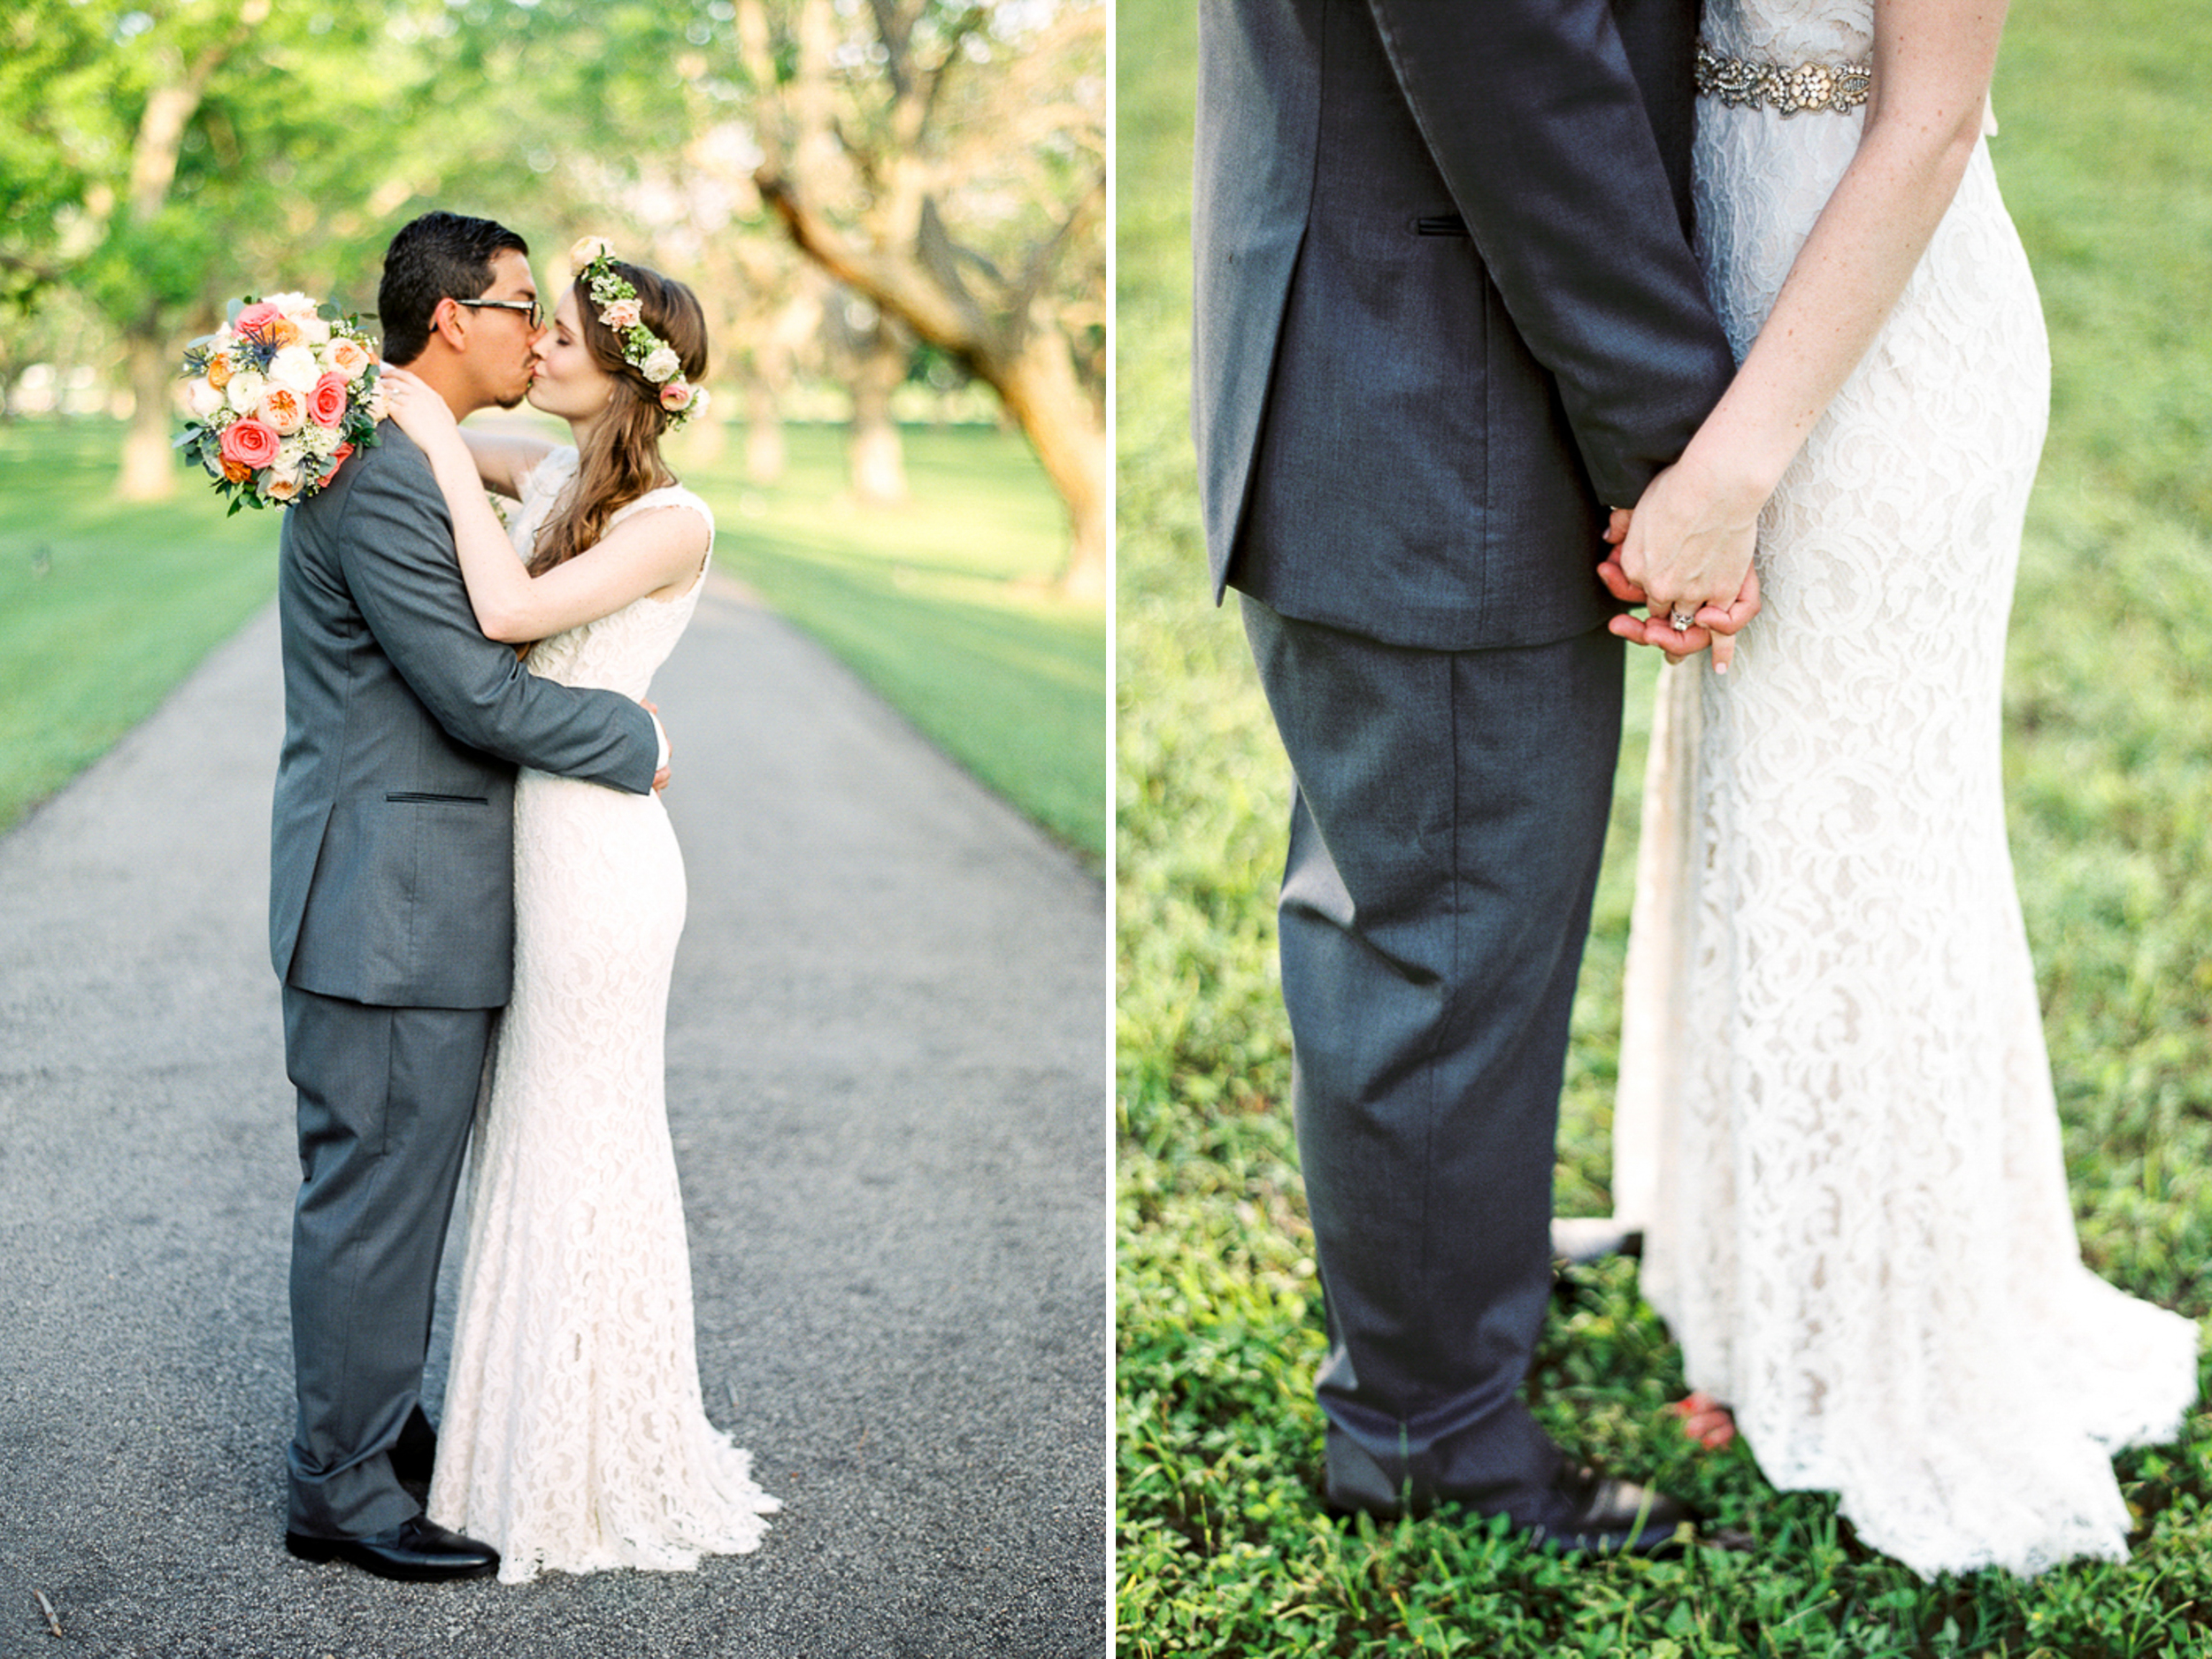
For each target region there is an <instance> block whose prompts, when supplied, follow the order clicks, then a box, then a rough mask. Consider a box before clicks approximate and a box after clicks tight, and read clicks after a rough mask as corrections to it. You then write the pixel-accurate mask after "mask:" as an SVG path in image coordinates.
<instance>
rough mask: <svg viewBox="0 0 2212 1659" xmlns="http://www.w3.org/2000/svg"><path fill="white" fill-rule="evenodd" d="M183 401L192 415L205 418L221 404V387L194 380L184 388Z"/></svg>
mask: <svg viewBox="0 0 2212 1659" xmlns="http://www.w3.org/2000/svg"><path fill="white" fill-rule="evenodd" d="M184 402H185V407H186V408H188V409H189V410H190V411H192V412H193V414H194V415H196V416H197V417H198V418H199V419H202V420H205V419H207V418H208V417H209V416H210V415H212V414H213V413H214V412H215V411H217V410H219V409H220V408H221V407H222V406H223V393H222V388H219V387H215V386H210V385H209V384H208V383H207V382H206V381H205V380H195V381H193V382H192V384H191V385H189V386H188V387H186V388H184Z"/></svg>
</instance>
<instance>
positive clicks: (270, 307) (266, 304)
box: [231, 300, 284, 335]
mask: <svg viewBox="0 0 2212 1659" xmlns="http://www.w3.org/2000/svg"><path fill="white" fill-rule="evenodd" d="M283 315H284V311H283V309H282V308H281V307H280V306H278V305H277V304H275V303H273V302H272V301H269V300H260V301H257V302H256V303H253V304H251V305H249V306H247V307H245V308H244V309H243V310H242V311H240V312H239V313H238V315H237V316H236V317H235V318H234V319H232V321H231V326H232V327H233V328H235V329H236V330H237V331H238V332H239V334H242V335H243V334H260V333H261V331H262V330H264V329H265V328H266V327H268V326H269V325H270V324H271V323H273V322H275V321H276V320H277V319H279V318H280V317H282V316H283Z"/></svg>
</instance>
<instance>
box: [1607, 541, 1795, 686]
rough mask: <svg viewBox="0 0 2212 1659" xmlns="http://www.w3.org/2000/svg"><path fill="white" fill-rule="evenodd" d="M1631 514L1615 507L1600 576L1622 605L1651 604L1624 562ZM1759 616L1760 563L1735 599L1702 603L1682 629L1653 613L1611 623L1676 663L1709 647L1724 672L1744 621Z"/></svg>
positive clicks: (1633, 640) (1614, 628)
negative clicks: (1622, 550)
mask: <svg viewBox="0 0 2212 1659" xmlns="http://www.w3.org/2000/svg"><path fill="white" fill-rule="evenodd" d="M1628 518H1629V514H1628V510H1627V509H1626V508H1624V507H1616V508H1614V509H1613V518H1612V523H1611V525H1610V526H1609V528H1608V529H1607V530H1606V533H1605V539H1606V541H1609V542H1611V543H1612V544H1613V547H1614V549H1615V550H1614V551H1613V552H1611V553H1609V554H1608V555H1606V557H1605V560H1604V562H1603V563H1602V564H1601V565H1599V566H1598V580H1600V581H1601V582H1603V583H1604V584H1605V590H1606V591H1607V592H1608V593H1609V594H1611V595H1613V597H1614V598H1616V599H1617V600H1619V601H1620V602H1621V603H1623V604H1629V605H1640V606H1648V605H1649V604H1650V603H1651V596H1650V595H1648V594H1647V593H1645V592H1644V590H1643V589H1642V588H1640V587H1638V586H1637V585H1636V583H1635V582H1633V581H1632V580H1630V579H1629V575H1628V572H1627V571H1626V570H1624V568H1622V565H1621V557H1620V552H1619V547H1620V543H1621V541H1622V539H1623V538H1624V536H1625V535H1626V534H1627V533H1628ZM1758 614H1759V572H1758V569H1757V567H1756V566H1754V567H1752V568H1751V569H1749V570H1747V571H1746V572H1744V583H1743V588H1742V589H1741V590H1740V592H1739V593H1738V594H1737V595H1736V597H1735V599H1734V600H1733V601H1732V603H1729V604H1726V605H1712V604H1709V605H1701V606H1700V607H1699V608H1698V611H1697V614H1696V617H1695V618H1694V621H1693V623H1692V625H1691V626H1689V627H1687V628H1685V629H1683V630H1682V631H1680V632H1679V633H1678V632H1677V631H1676V630H1675V626H1674V624H1673V623H1672V622H1671V620H1670V619H1669V618H1666V617H1661V616H1653V615H1648V614H1647V615H1644V616H1640V617H1632V616H1617V617H1615V618H1613V619H1612V620H1611V621H1610V622H1609V623H1607V624H1606V626H1607V628H1608V629H1609V631H1610V632H1611V633H1613V634H1616V635H1617V636H1618V637H1620V638H1621V639H1624V640H1627V641H1630V642H1631V643H1632V644H1635V645H1648V646H1652V647H1654V648H1655V649H1658V650H1662V651H1664V652H1665V653H1666V654H1667V656H1668V657H1670V658H1671V659H1672V660H1674V661H1676V662H1679V661H1681V660H1682V659H1683V658H1684V657H1694V656H1695V655H1696V654H1697V653H1698V652H1700V651H1702V650H1705V649H1708V648H1710V649H1711V650H1712V653H1713V667H1714V671H1715V672H1717V673H1723V674H1724V673H1726V672H1728V664H1729V662H1730V661H1731V659H1732V657H1734V655H1735V641H1734V638H1733V636H1734V635H1735V634H1737V633H1738V632H1739V631H1740V629H1741V628H1742V627H1743V625H1744V624H1745V623H1747V622H1748V621H1750V620H1751V618H1754V617H1755V616H1757V615H1758Z"/></svg>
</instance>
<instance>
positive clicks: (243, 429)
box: [222, 416, 280, 476]
mask: <svg viewBox="0 0 2212 1659" xmlns="http://www.w3.org/2000/svg"><path fill="white" fill-rule="evenodd" d="M279 448H280V439H279V437H278V434H277V431H276V428H275V427H273V426H270V425H269V424H268V423H267V422H266V421H260V420H256V419H253V418H252V417H251V416H249V417H247V418H246V419H243V420H234V421H232V422H231V423H230V425H229V426H226V427H224V428H223V449H222V455H223V459H224V460H225V461H235V462H237V463H238V464H239V465H241V466H243V467H245V468H247V469H249V470H251V469H253V468H256V467H263V466H266V465H269V463H270V462H272V461H273V460H275V459H276V457H277V450H278V449H279ZM223 470H224V473H225V476H228V474H229V471H230V469H229V468H228V467H227V466H226V467H225V468H224V469H223Z"/></svg>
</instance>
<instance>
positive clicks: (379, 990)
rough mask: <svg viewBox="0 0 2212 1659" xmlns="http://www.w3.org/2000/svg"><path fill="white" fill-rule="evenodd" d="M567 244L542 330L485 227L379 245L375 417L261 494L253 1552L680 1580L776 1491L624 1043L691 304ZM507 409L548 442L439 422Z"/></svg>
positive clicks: (697, 528)
mask: <svg viewBox="0 0 2212 1659" xmlns="http://www.w3.org/2000/svg"><path fill="white" fill-rule="evenodd" d="M572 265H573V266H574V268H575V277H574V280H572V282H571V283H570V285H569V286H568V288H566V289H565V290H564V291H563V292H562V293H561V295H560V296H559V297H558V299H557V301H556V302H555V303H553V305H552V307H551V309H550V314H548V311H547V309H546V307H545V304H544V303H543V301H542V300H541V296H540V294H539V291H538V287H537V283H536V280H535V278H534V276H533V274H532V273H531V268H530V262H529V250H528V247H527V246H526V244H525V242H523V239H522V238H521V237H520V236H518V235H517V234H515V233H514V232H512V231H511V230H508V229H507V228H505V227H503V226H501V225H498V224H495V223H494V222H493V221H491V220H489V219H472V218H465V217H462V216H460V215H457V214H453V213H445V212H433V213H428V214H425V215H424V216H422V217H421V218H419V219H415V220H414V221H413V222H411V223H410V224H409V225H407V226H405V227H403V228H402V229H401V230H400V232H399V233H398V234H397V235H396V236H395V237H394V238H393V239H392V242H391V245H390V247H389V249H388V251H387V253H386V255H385V260H384V271H383V277H382V280H381V282H380V287H379V289H378V310H379V311H380V318H381V322H382V326H383V329H384V342H383V350H384V357H385V358H386V360H387V365H388V366H387V368H386V371H385V373H384V374H383V377H382V379H381V380H380V385H379V388H378V389H379V390H380V392H381V394H382V396H383V399H384V407H385V410H386V411H387V412H388V417H389V419H388V420H386V421H385V422H384V423H383V424H382V425H381V426H380V427H379V428H378V433H377V438H378V442H376V443H375V444H373V446H367V447H363V448H360V449H357V450H355V451H354V452H353V453H351V454H349V456H347V457H345V458H344V460H343V464H342V465H340V466H339V467H338V469H337V470H336V472H334V474H333V475H332V476H331V478H330V480H329V481H328V482H327V483H326V485H325V486H324V487H323V488H319V490H317V491H316V492H315V493H313V494H312V495H309V496H307V497H305V498H304V499H302V500H300V501H298V502H296V503H294V504H293V505H292V506H290V507H289V508H288V509H287V511H286V513H285V520H284V530H283V539H282V550H281V555H280V575H279V603H280V629H281V639H282V653H283V667H284V703H285V734H284V747H283V751H282V757H281V759H280V762H279V764H278V770H277V780H276V794H275V806H274V823H273V835H272V845H271V880H270V906H269V934H270V949H271V956H272V959H273V963H274V965H275V968H276V972H277V976H278V978H279V979H280V980H281V981H282V986H283V1003H284V1036H285V1064H286V1070H287V1071H288V1073H289V1075H290V1078H291V1080H292V1082H293V1084H294V1085H295V1086H296V1088H297V1091H298V1110H299V1145H300V1170H301V1184H300V1188H299V1196H298V1202H297V1206H296V1212H295V1217H294V1225H293V1241H292V1272H291V1303H292V1340H293V1352H294V1359H295V1365H296V1373H297V1385H298V1402H299V1415H298V1422H297V1427H296V1432H295V1434H294V1437H293V1440H292V1442H291V1446H290V1448H289V1450H288V1455H287V1462H288V1471H289V1500H288V1515H287V1521H286V1534H285V1544H286V1548H288V1549H289V1550H290V1551H291V1552H292V1554H294V1555H297V1556H300V1557H302V1558H303V1559H305V1560H308V1561H313V1562H323V1561H329V1560H333V1559H338V1560H343V1561H347V1562H350V1563H353V1564H354V1565H356V1566H358V1567H361V1568H364V1569H365V1570H366V1571H370V1572H373V1573H376V1574H378V1575H380V1576H381V1577H384V1578H400V1579H411V1580H428V1579H448V1578H476V1577H482V1576H485V1575H488V1574H490V1573H492V1572H495V1571H496V1572H497V1573H498V1574H499V1576H500V1577H501V1578H503V1579H504V1580H507V1581H509V1582H519V1581H523V1580H526V1579H529V1578H534V1577H535V1576H536V1575H537V1574H538V1573H539V1572H541V1571H545V1570H547V1569H554V1570H557V1571H566V1572H587V1571H595V1570H599V1569H603V1568H611V1567H620V1566H630V1567H647V1568H663V1569H684V1568H689V1567H691V1566H693V1565H695V1563H697V1561H698V1559H699V1557H700V1556H701V1555H703V1554H708V1553H736V1552H742V1551H747V1550H751V1549H755V1548H758V1546H759V1544H760V1541H761V1539H762V1536H763V1534H764V1531H765V1527H766V1523H765V1522H764V1520H763V1519H762V1517H764V1516H765V1515H768V1514H772V1513H773V1512H774V1511H775V1510H776V1509H778V1508H779V1507H780V1506H779V1505H778V1503H777V1502H776V1500H775V1499H774V1498H772V1497H770V1496H769V1495H768V1494H765V1493H764V1492H763V1491H761V1489H760V1488H759V1487H758V1486H756V1485H755V1484H754V1481H753V1479H752V1475H751V1470H750V1459H749V1454H747V1453H746V1452H744V1451H742V1450H741V1449H739V1448H736V1447H734V1446H733V1444H732V1443H731V1441H730V1440H729V1438H728V1436H726V1434H724V1433H723V1432H721V1431H720V1430H718V1429H717V1428H716V1427H715V1426H714V1425H712V1424H711V1423H710V1422H709V1420H708V1418H707V1416H706V1413H705V1410H704V1409H703V1405H702V1402H701V1397H700V1389H699V1376H698V1364H697V1360H696V1356H695V1347H694V1341H695V1339H694V1332H693V1324H692V1306H691V1280H690V1263H689V1257H688V1255H687V1248H686V1241H685V1235H684V1219H683V1209H682V1202H681V1198H680V1193H679V1190H678V1187H677V1179H676V1168H675V1163H674V1158H673V1155H672V1149H671V1146H670V1141H669V1133H668V1122H667V1113H666V1106H665V1101H664V1079H663V1068H662V1045H663V1036H664V1022H665V1015H666V1010H667V998H668V982H669V974H670V971H671V967H672V964H673V961H674V956H675V950H676V941H677V937H678V934H679V933H680V931H681V929H682V926H683V920H684V908H685V885H684V871H683V863H682V859H681V856H680V853H679V850H678V848H677V845H676V841H675V838H674V835H673V833H672V831H671V829H670V826H669V822H668V817H667V814H666V812H665V811H664V809H663V807H662V805H661V802H660V798H659V795H658V793H657V792H658V790H659V788H660V787H662V786H663V785H664V783H665V782H666V780H667V775H668V773H667V766H668V740H667V737H666V735H665V733H664V732H663V731H662V729H661V726H660V722H659V720H658V718H657V716H656V715H655V714H654V712H653V711H652V705H651V704H650V703H648V702H646V701H645V699H646V697H647V694H648V690H649V685H650V681H651V679H652V676H653V673H654V671H655V670H656V669H657V668H658V667H659V665H660V664H662V663H663V662H664V660H665V659H666V657H667V656H668V654H669V652H670V651H671V649H673V647H674V646H675V643H676V641H677V639H678V637H679V636H680V634H682V633H683V630H684V626H685V624H686V623H687V621H688V620H689V618H690V617H691V614H692V611H693V610H694V609H695V606H696V604H697V603H698V598H699V594H700V590H701V588H702V587H703V584H704V582H705V580H706V572H707V565H708V560H709V557H710V552H711V549H712V545H713V540H714V523H713V518H712V515H711V513H710V511H709V510H708V508H707V506H706V503H704V502H703V501H701V500H700V499H699V497H698V496H697V495H694V494H692V493H691V492H690V491H689V490H687V489H685V488H683V487H682V486H681V485H680V483H679V482H678V481H677V480H676V478H675V476H674V474H673V473H672V472H671V471H670V470H669V467H668V465H667V463H666V461H665V460H664V457H663V456H662V453H661V441H662V438H663V435H664V434H665V433H667V432H669V431H670V430H672V429H673V428H675V427H676V426H680V425H681V424H682V423H683V422H684V421H685V420H686V419H688V418H689V417H690V416H691V415H692V414H694V413H695V412H697V411H698V410H700V409H701V408H702V407H703V404H704V400H705V394H704V393H703V391H701V390H700V389H699V382H700V380H701V379H702V378H703V375H704V374H705V373H706V366H707V340H706V328H705V324H704V320H703V315H702V312H701V310H700V306H699V303H698V301H697V299H696V298H695V296H694V295H693V294H692V292H691V290H690V289H688V288H686V287H685V286H684V285H683V284H682V283H680V282H677V281H674V280H671V279H669V278H667V277H664V276H662V275H660V274H659V273H656V272H653V271H649V270H647V269H645V268H644V267H642V266H640V265H631V264H627V263H625V262H624V261H622V260H620V259H618V258H617V257H615V254H614V251H613V250H612V249H611V247H610V246H609V245H608V244H607V243H606V242H603V240H600V239H598V238H587V239H586V240H585V241H584V242H580V243H579V244H578V245H577V247H576V249H575V250H574V251H573V254H572ZM525 398H527V399H528V400H529V402H530V403H531V404H532V405H533V406H534V407H535V408H538V409H540V410H542V411H545V412H546V413H548V414H551V415H556V416H558V417H560V418H561V419H565V420H566V421H567V422H568V424H569V428H570V431H571V433H572V435H573V443H572V445H570V446H566V447H559V448H557V447H554V446H553V445H550V444H549V443H546V442H542V441H541V440H537V439H534V438H523V437H507V436H501V437H496V438H488V437H480V436H477V435H474V434H463V433H462V431H461V430H460V427H459V425H458V423H459V421H460V420H461V419H465V417H466V416H468V415H470V414H472V413H473V412H474V411H478V410H480V409H486V408H492V407H497V408H501V409H511V408H513V407H515V406H516V405H517V404H518V403H521V402H523V400H524V399H525ZM487 490H490V491H493V492H495V493H496V494H498V495H502V496H504V497H507V498H510V499H511V500H512V501H513V502H514V503H516V505H515V507H514V509H513V513H512V523H511V526H509V527H503V526H502V525H501V523H500V519H499V516H498V515H497V514H496V513H495V511H493V508H492V506H491V504H490V503H489V502H488V499H487V496H486V493H485V492H486V491H487ZM495 1033H496V1054H495V1055H490V1050H491V1049H492V1048H493V1047H494V1044H495ZM488 1056H489V1057H490V1059H491V1067H490V1074H489V1085H488V1088H484V1089H482V1091H481V1092H482V1096H483V1097H482V1100H481V1102H480V1101H479V1094H480V1084H481V1083H482V1081H483V1079H485V1076H486V1063H487V1058H488ZM472 1125H473V1126H474V1132H475V1145H474V1150H473V1153H472V1159H471V1167H472V1171H473V1175H472V1181H473V1187H472V1194H471V1199H470V1203H469V1210H468V1227H467V1236H468V1249H467V1259H466V1263H465V1268H464V1271H463V1275H462V1284H461V1293H460V1306H459V1310H458V1313H457V1319H456V1322H455V1334H454V1345H453V1359H452V1365H451V1371H450V1378H449V1383H448V1386H447V1391H446V1398H445V1402H444V1409H443V1413H442V1423H441V1424H440V1425H439V1427H438V1429H437V1430H435V1431H434V1430H433V1428H432V1426H431V1424H430V1420H429V1418H428V1417H427V1415H426V1411H425V1409H424V1404H423V1401H422V1398H421V1394H422V1386H423V1365H424V1360H425V1356H426V1350H427V1348H428V1344H429V1335H430V1327H431V1317H432V1304H433V1301H434V1294H435V1287H436V1281H437V1277H438V1265H439V1258H440V1255H441V1252H442V1248H443V1245H444V1240H445V1234H446V1229H447V1225H448V1222H449V1218H450V1217H451V1214H452V1208H453V1202H454V1195H455V1189H456V1187H457V1184H458V1180H459V1176H460V1171H461V1166H462V1158H463V1150H464V1148H465V1147H466V1146H467V1145H468V1142H469V1141H470V1133H471V1127H472ZM426 1506H427V1508H426Z"/></svg>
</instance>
